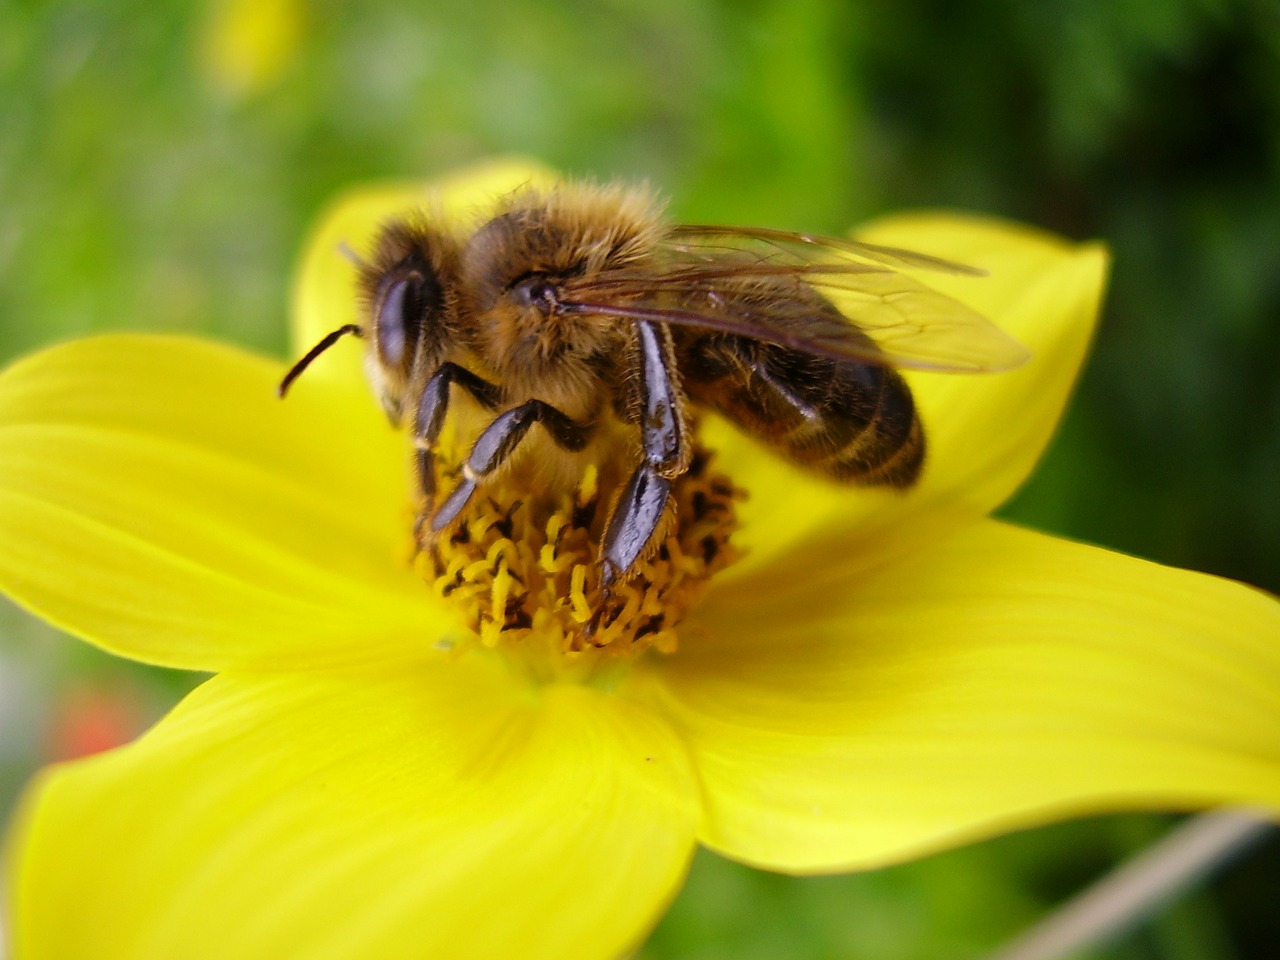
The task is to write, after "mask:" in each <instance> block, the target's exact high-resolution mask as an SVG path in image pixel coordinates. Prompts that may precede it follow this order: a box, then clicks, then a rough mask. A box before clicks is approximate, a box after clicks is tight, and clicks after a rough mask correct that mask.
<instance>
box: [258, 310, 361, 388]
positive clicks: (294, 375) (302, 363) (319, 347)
mask: <svg viewBox="0 0 1280 960" xmlns="http://www.w3.org/2000/svg"><path fill="white" fill-rule="evenodd" d="M347 334H352V335H353V336H357V337H362V336H364V332H363V331H362V330H361V329H360V324H358V323H347V324H344V325H342V326H341V327H339V328H338V329H337V330H334V331H333V332H332V333H330V334H329V335H328V336H326V337H325V338H324V339H323V340H321V341H320V342H319V343H317V344H316V345H315V346H314V347H312V348H311V349H310V350H308V351H307V355H306V356H305V357H303V358H302V359H301V360H299V361H298V362H297V363H295V364H294V365H293V366H292V367H290V368H289V372H288V373H286V374H285V375H284V379H283V380H281V381H280V386H278V387H276V396H277V397H281V398H283V397H284V395H285V393H286V392H287V391H288V389H289V386H290V384H292V383H293V381H295V380H297V379H298V376H299V374H301V373H302V371H303V370H305V369H307V367H309V366H311V361H312V360H314V359H315V358H316V357H318V356H320V354H322V353H324V352H325V351H326V350H328V349H329V348H330V347H332V346H333V345H334V344H335V343H337V342H338V341H339V340H341V339H342V338H343V337H345V336H346V335H347Z"/></svg>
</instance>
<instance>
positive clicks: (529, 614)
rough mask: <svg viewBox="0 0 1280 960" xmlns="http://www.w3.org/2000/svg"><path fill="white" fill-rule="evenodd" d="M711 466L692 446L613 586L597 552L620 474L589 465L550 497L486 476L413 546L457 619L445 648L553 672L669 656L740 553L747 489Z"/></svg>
mask: <svg viewBox="0 0 1280 960" xmlns="http://www.w3.org/2000/svg"><path fill="white" fill-rule="evenodd" d="M713 465H714V456H713V455H712V454H711V453H709V452H708V451H705V450H703V449H701V448H695V452H694V456H693V458H692V462H691V463H690V465H689V469H688V470H687V471H685V472H684V473H683V474H681V475H680V476H679V477H678V478H676V479H675V481H674V482H673V487H672V497H671V503H670V505H669V506H668V508H667V512H666V515H665V516H664V517H663V520H662V524H661V526H660V528H659V531H658V534H657V536H656V537H655V538H654V541H653V543H652V545H651V547H650V549H649V550H648V551H647V553H646V554H645V555H643V556H642V557H641V558H640V559H639V560H638V561H637V562H636V564H635V565H634V566H633V567H632V569H631V570H629V571H627V574H626V575H625V576H624V577H621V578H619V579H617V580H615V581H613V582H611V583H608V582H606V581H607V580H608V579H609V578H607V577H603V576H602V574H603V567H602V564H601V561H600V559H599V554H600V543H601V538H602V537H603V536H604V530H605V523H606V520H607V517H608V514H609V511H610V507H611V506H612V502H611V499H612V497H616V496H617V495H618V491H617V489H616V487H617V484H616V483H612V482H611V481H614V480H615V479H616V478H615V476H614V474H615V473H616V471H614V470H610V469H608V467H607V466H605V467H604V468H603V469H602V467H601V466H600V465H598V464H596V463H591V462H588V463H586V465H585V466H584V467H583V469H582V471H581V473H580V475H579V476H578V478H577V481H576V482H574V483H571V484H569V485H566V486H564V487H562V488H561V490H560V492H559V493H558V494H554V495H550V496H548V495H547V494H545V493H543V494H541V495H538V494H535V493H534V490H536V489H538V487H539V485H538V484H535V483H530V482H529V481H528V476H527V474H524V473H522V472H519V471H517V472H515V473H513V474H509V475H506V476H503V477H502V478H500V479H498V480H496V481H493V482H490V483H487V484H485V486H484V487H482V488H481V489H480V490H478V491H477V493H476V495H475V496H473V497H471V499H470V501H469V502H468V504H467V506H466V507H465V508H464V509H463V511H462V512H461V513H460V514H459V516H458V517H457V518H456V519H455V520H454V521H453V522H451V523H450V524H449V525H448V526H447V527H446V528H445V529H443V530H440V531H438V532H435V533H432V534H430V535H429V536H428V537H427V538H426V539H425V540H423V539H422V538H421V533H419V542H418V543H417V544H416V553H415V558H414V566H415V569H416V570H417V572H418V574H419V575H420V576H421V577H422V579H423V580H424V581H425V582H426V583H427V584H428V585H429V587H430V589H431V590H432V591H433V592H434V593H435V594H436V596H437V597H439V598H440V599H441V600H442V601H444V602H445V604H446V605H447V606H448V607H449V608H450V609H451V610H452V612H453V613H454V614H455V617H456V620H457V623H458V624H459V625H460V627H461V630H460V631H459V632H457V633H455V635H454V637H453V638H451V639H450V640H449V641H447V642H446V645H447V646H450V647H455V648H461V649H467V648H471V647H476V646H479V647H481V648H486V649H490V650H498V651H501V652H503V653H504V654H507V655H508V656H510V657H512V658H513V659H514V660H516V661H519V662H522V663H524V664H526V665H527V666H530V667H532V668H533V670H534V671H535V672H536V673H544V672H549V673H551V674H556V675H563V674H565V673H580V672H582V671H584V670H585V671H586V672H591V670H592V669H593V668H595V667H597V666H600V665H602V664H604V663H606V662H608V661H613V662H622V661H627V660H634V659H636V658H637V657H639V656H641V655H642V654H645V653H647V652H649V651H653V652H654V653H655V654H671V653H674V652H675V650H676V649H677V646H678V643H679V628H680V625H681V623H682V621H684V619H685V617H686V616H687V615H688V614H689V613H690V612H691V611H692V610H693V609H694V608H695V607H696V606H697V604H698V602H699V601H700V600H701V598H702V596H703V595H704V594H705V592H706V590H707V588H708V586H709V584H710V582H711V580H712V578H713V577H714V576H715V575H716V574H717V573H719V572H720V571H721V570H723V569H725V568H726V567H728V566H729V565H731V564H732V563H734V561H736V560H737V559H738V557H739V553H738V551H737V550H736V549H735V548H734V546H733V544H732V543H731V537H732V535H733V533H734V532H735V530H736V529H737V526H738V520H737V511H736V508H735V504H736V501H738V500H740V499H742V498H743V497H744V496H745V493H744V492H743V491H742V490H741V489H739V488H738V487H736V486H734V484H733V483H732V482H731V480H730V479H729V478H728V477H727V476H726V475H724V474H722V473H718V472H716V471H715V469H714V468H713ZM446 472H448V471H447V470H446ZM602 473H603V475H604V480H605V482H603V483H602ZM441 480H442V482H443V483H448V482H449V481H448V479H446V478H444V477H442V478H441ZM419 530H420V531H421V524H419Z"/></svg>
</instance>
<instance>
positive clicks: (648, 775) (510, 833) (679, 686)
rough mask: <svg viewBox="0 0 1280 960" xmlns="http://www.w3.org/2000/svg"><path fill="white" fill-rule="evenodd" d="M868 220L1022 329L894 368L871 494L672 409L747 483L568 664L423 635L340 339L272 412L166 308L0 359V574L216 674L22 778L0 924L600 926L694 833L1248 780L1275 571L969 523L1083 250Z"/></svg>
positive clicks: (395, 468)
mask: <svg viewBox="0 0 1280 960" xmlns="http://www.w3.org/2000/svg"><path fill="white" fill-rule="evenodd" d="M544 176H545V174H543V173H542V172H540V171H538V170H536V169H533V168H530V167H528V166H524V165H518V164H517V165H499V166H494V167H488V168H485V169H482V170H477V171H471V172H470V173H468V174H466V175H464V176H461V177H459V178H457V179H454V180H451V181H448V182H446V183H443V184H439V185H437V187H438V189H437V190H436V191H435V193H434V198H435V199H434V203H435V204H436V205H437V207H438V208H439V209H440V210H442V211H443V212H444V213H445V214H447V215H451V216H452V215H461V214H462V213H463V212H465V211H467V210H469V209H473V208H476V207H482V206H483V203H484V201H485V198H486V197H491V196H493V195H495V194H496V193H500V192H503V191H506V190H509V189H511V188H512V187H513V186H514V185H516V184H517V183H519V182H521V181H524V180H527V179H540V178H542V177H544ZM425 199H426V195H425V194H423V193H422V192H421V191H420V190H415V189H413V188H407V187H406V188H400V187H390V188H386V189H379V190H372V191H364V192H361V193H357V194H355V195H353V196H351V197H349V198H347V199H346V200H344V201H343V202H342V203H340V204H339V205H338V206H337V207H336V208H335V209H334V210H333V211H332V212H331V213H330V215H329V216H328V218H327V219H326V221H325V222H324V224H323V226H322V227H321V229H320V230H319V232H318V234H317V236H316V238H315V239H314V242H313V243H312V244H311V246H310V249H309V252H308V254H307V257H306V260H305V262H304V265H303V269H302V273H301V284H300V287H299V289H298V305H299V309H298V323H297V324H296V327H297V335H298V341H297V342H298V344H299V345H300V347H306V346H310V345H311V343H313V342H315V340H316V339H318V336H319V335H320V334H323V333H324V332H327V331H328V330H330V329H333V328H335V327H337V326H339V325H340V324H342V323H344V322H347V321H348V320H350V319H352V318H353V314H352V311H353V309H354V307H353V273H354V270H353V268H352V267H351V265H350V264H349V263H348V262H347V261H346V260H345V259H343V257H342V256H341V254H340V252H339V248H340V243H341V242H342V241H344V240H345V241H348V242H349V243H350V244H351V245H352V246H354V247H355V248H356V249H358V250H360V249H364V244H365V242H366V240H367V238H368V237H369V235H370V233H371V231H372V229H373V227H374V225H375V224H376V223H377V222H378V221H380V220H381V219H383V218H384V217H386V216H387V215H389V214H392V213H396V212H399V211H401V210H403V209H404V208H405V207H406V206H411V205H413V204H415V203H421V202H422V201H424V200H425ZM864 236H865V238H867V239H870V240H873V241H876V242H881V243H886V244H892V245H895V246H901V247H908V248H911V249H916V250H923V251H926V252H929V253H933V254H937V255H940V256H943V257H948V258H951V259H955V260H959V261H962V262H966V263H973V264H977V265H981V266H983V267H985V268H986V269H988V270H989V271H990V277H988V278H985V279H979V278H971V277H961V276H940V277H937V278H933V282H934V285H936V286H938V287H940V288H942V289H943V290H944V291H945V292H947V293H950V294H951V295H953V296H955V297H957V298H959V299H961V300H963V301H965V302H967V303H969V304H971V305H972V306H974V307H975V308H977V309H978V310H980V311H981V312H983V313H984V314H986V315H987V316H989V317H991V318H992V319H993V320H995V321H996V322H997V323H998V324H999V325H1000V326H1002V327H1003V328H1004V329H1006V330H1008V331H1009V332H1010V333H1012V334H1013V335H1014V336H1015V337H1016V338H1018V339H1019V340H1020V341H1021V342H1022V343H1024V344H1025V345H1026V346H1028V347H1029V348H1030V349H1031V351H1032V354H1033V359H1032V360H1031V362H1030V363H1028V364H1027V365H1026V366H1025V367H1023V368H1020V369H1018V370H1016V371H1014V372H1011V373H1006V374H1000V375H994V376H958V375H952V376H940V375H929V374H918V375H912V376H911V378H910V379H911V384H912V388H913V390H914V392H915V393H916V396H917V399H918V402H919V406H920V408H921V410H922V416H923V419H924V422H925V423H926V425H927V429H928V431H929V435H930V444H931V447H930V451H931V452H930V456H929V460H928V462H927V465H926V469H925V473H924V476H923V478H922V481H921V482H920V484H919V485H918V487H916V488H915V489H913V490H912V491H911V492H909V493H907V494H905V495H904V494H895V493H883V492H878V491H866V490H848V489H837V488H833V487H829V486H827V485H825V484H823V483H821V482H819V481H816V480H813V479H811V478H809V477H808V476H806V475H803V474H801V473H799V472H797V471H795V470H794V469H793V468H791V467H789V466H787V465H786V464H784V463H782V462H781V461H779V460H777V459H775V458H773V457H772V456H770V455H769V454H768V453H767V452H766V451H764V450H763V449H762V448H761V447H760V446H759V445H757V444H755V443H753V442H751V441H750V440H749V439H745V438H741V437H738V436H736V435H734V434H731V433H730V432H728V431H726V430H724V429H722V428H719V427H717V426H716V425H714V424H708V425H707V428H706V434H707V445H708V446H709V447H711V448H714V449H715V450H717V451H718V458H717V469H719V470H722V471H724V472H725V473H726V474H727V475H728V476H730V477H731V478H732V479H733V481H734V483H736V484H737V485H739V486H742V487H744V488H746V489H747V490H748V491H749V494H750V496H749V499H747V500H745V501H742V502H740V503H737V505H736V509H737V513H738V520H739V522H740V529H739V530H738V531H737V533H735V534H734V539H733V543H734V545H735V547H738V548H742V549H743V550H744V551H745V556H744V558H743V559H742V560H741V561H740V562H739V563H737V564H736V565H734V566H731V567H729V568H728V569H726V570H724V571H723V572H720V573H718V574H716V575H715V576H714V578H713V579H712V581H711V582H710V584H709V587H708V589H707V591H706V594H705V597H703V598H702V599H701V601H700V602H698V603H696V604H693V605H692V606H691V609H690V610H689V612H688V616H687V618H686V619H685V620H684V622H683V623H682V624H681V625H680V626H679V628H678V634H679V642H678V645H677V646H675V647H674V651H673V652H670V653H667V652H661V651H660V650H659V649H649V650H648V651H647V652H646V653H644V654H643V655H641V656H638V657H634V658H628V657H625V656H624V657H616V658H614V659H613V660H612V661H610V664H611V669H609V670H607V671H604V672H591V671H588V672H586V673H580V672H575V671H574V670H572V669H569V668H568V667H566V668H565V669H564V670H563V671H558V670H557V668H556V666H555V664H554V663H553V664H552V667H551V668H550V669H549V670H545V671H543V672H542V673H539V674H536V675H535V674H530V673H529V672H527V671H525V670H523V669H512V668H511V664H512V662H513V660H512V658H511V657H510V656H509V651H508V649H507V648H505V647H504V646H502V645H501V644H498V645H497V646H495V647H494V648H493V649H490V648H489V647H487V646H485V645H484V644H479V643H471V644H466V643H463V644H462V645H461V646H457V647H455V649H452V650H450V649H444V647H447V646H448V644H440V643H438V641H440V640H441V639H444V638H456V637H458V636H459V635H460V634H459V632H458V631H459V629H460V628H459V627H458V626H457V624H458V620H457V611H456V608H455V606H456V605H451V604H453V601H451V600H450V599H448V598H445V599H442V598H441V597H440V596H438V595H437V593H436V592H434V591H432V590H430V589H428V588H427V587H426V586H424V584H423V581H422V579H421V578H420V576H419V574H418V572H417V571H416V570H415V569H414V568H413V566H412V565H411V564H410V563H408V562H406V559H405V558H406V555H407V551H406V549H405V547H406V540H407V538H408V536H409V534H408V530H407V524H408V523H409V518H410V517H411V512H412V511H411V507H410V505H409V501H408V499H407V496H406V490H407V487H406V483H407V481H406V467H405V460H406V445H405V441H404V439H403V437H402V435H400V434H397V433H395V432H393V431H392V430H390V429H388V427H387V425H386V422H385V419H384V417H383V415H382V413H381V411H380V410H379V409H378V408H377V404H376V402H375V401H374V399H373V398H372V396H371V394H370V392H369V390H368V389H367V387H366V386H364V384H363V383H361V382H360V373H359V367H360V363H359V349H358V348H359V344H357V343H355V342H351V341H348V342H343V343H340V344H339V345H338V346H336V347H335V348H334V350H333V351H332V352H331V353H330V354H328V355H326V356H325V358H324V359H323V360H322V361H320V362H318V363H317V364H316V365H315V366H314V367H313V368H312V370H309V371H308V373H307V376H306V377H305V378H304V379H303V380H302V381H300V383H299V385H298V386H297V387H296V388H295V390H294V392H293V393H292V394H291V395H290V397H289V398H288V400H287V401H285V402H283V403H281V402H280V401H278V400H277V399H276V398H275V397H274V387H275V385H276V383H277V381H278V380H279V378H280V374H281V372H282V368H281V365H280V364H279V363H278V362H276V361H271V360H266V359H261V358H258V357H255V356H251V355H248V354H246V353H244V352H242V351H239V350H236V349H233V348H230V347H225V346H218V345H215V344H211V343H205V342H200V341H197V340H190V339H181V338H166V337H144V336H111V337H102V338H96V339H91V340H86V341H81V342H75V343H70V344H67V345H64V346H60V347H55V348H53V349H50V350H48V351H46V352H44V353H41V354H37V355H35V356H33V357H30V358H28V359H26V360H24V361H21V362H19V363H17V364H15V365H14V366H12V367H11V368H10V369H9V370H8V371H7V372H5V373H4V374H3V376H2V377H0V584H3V586H4V588H5V590H6V591H7V592H8V593H9V594H10V595H11V596H13V597H14V598H15V599H16V600H17V601H18V602H19V603H21V604H23V605H24V606H26V607H27V608H29V609H30V610H32V611H34V612H36V613H37V614H39V615H41V616H43V617H46V618H47V619H48V620H50V621H51V622H53V623H55V624H57V625H59V626H61V627H63V628H65V629H67V630H69V631H71V632H72V633H75V634H77V635H79V636H81V637H83V638H85V639H86V640H89V641H90V642H93V643H95V644H98V645H99V646H101V647H103V648H105V649H107V650H110V651H113V652H115V653H118V654H120V655H123V656H128V657H132V658H135V659H138V660H143V661H147V662H150V663H158V664H165V665H168V666H173V667H181V668H187V669H194V670H206V671H213V672H215V673H216V676H214V677H213V678H212V679H211V680H209V681H208V682H206V683H205V684H204V685H203V686H201V687H200V688H199V689H197V690H196V691H195V692H194V693H192V694H191V695H190V696H189V697H187V699H186V700H185V701H183V703H181V704H180V705H179V706H178V707H177V708H176V709H175V710H174V711H173V712H172V714H170V715H169V716H168V717H167V718H165V719H164V720H163V721H161V722H160V723H159V724H158V725H157V726H156V727H155V728H154V729H153V730H152V731H150V732H149V733H147V734H146V735H144V736H143V737H142V738H141V739H140V740H138V741H137V742H136V743H134V744H131V745H129V746H125V747H123V748H120V749H118V750H115V751H113V752H110V753H107V754H103V755H100V756H97V757H93V758H89V759H86V760H83V761H78V762H75V763H71V764H67V765H64V766H59V767H55V768H53V769H51V770H49V771H47V772H46V773H45V774H43V775H42V776H41V777H40V779H39V780H38V782H37V783H36V784H35V786H34V787H33V788H32V790H31V792H30V794H29V796H28V798H27V800H26V802H25V804H24V807H23V810H22V813H21V815H20V817H19V821H18V826H17V828H16V830H15V834H14V836H13V838H12V840H11V878H10V881H11V882H10V889H11V894H10V895H11V901H12V903H11V907H12V916H13V925H14V937H15V941H16V946H17V953H18V955H19V956H21V957H23V958H28V960H40V958H59V960H66V958H75V957H94V958H110V957H120V958H129V960H145V958H166V960H167V958H172V957H228V958H237V960H242V958H278V957H289V958H307V960H315V958H345V957H450V958H490V957H522V958H538V957H547V958H564V957H570V958H608V957H614V956H617V955H619V954H620V953H623V952H625V951H626V950H628V949H629V948H632V947H634V946H635V945H636V944H637V943H638V942H639V941H640V940H641V939H642V938H643V936H644V935H645V933H646V932H647V931H648V929H649V928H650V927H651V925H652V924H653V923H654V921H655V919H656V918H657V916H658V915H659V914H660V912H661V911H662V909H663V907H664V905H665V904H666V903H667V902H668V901H669V900H670V898H671V897H672V896H673V894H674V892H675V890H676V889H677V887H678V886H679V884H680V882H681V879H682V877H683V875H684V873H685V870H686V868H687V866H688V862H689V858H690V855H691V853H692V851H693V849H694V847H695V845H696V844H699V843H701V844H703V845H705V846H708V847H710V848H711V849H713V850H716V851H718V852H720V853H722V854H724V855H725V856H728V857H732V858H734V859H737V860H740V861H743V862H745V863H749V864H754V865H757V866H760V867H763V868H766V869H772V870H780V871H788V872H796V873H816V872H829V871H840V870H851V869H859V868H868V867H874V866H878V865H881V864H886V863H890V862H894V861H900V860H903V859H905V858H910V857H915V856H919V855H921V854H924V853H927V852H929V851H934V850H938V849H940V848H943V847H946V846H950V845H954V844H959V843H963V842H967V841H970V840H973V839H976V838H979V837H983V836H988V835H991V834H994V833H997V832H1000V831H1006V830H1010V829H1014V828H1017V827H1022V826H1026V825H1029V824H1034V823H1039V822H1044V821H1047V820H1050V819H1054V818H1060V817H1065V816H1070V815H1073V814H1079V813H1086V812H1097V811H1104V810H1118V809H1129V808H1162V809H1194V808H1201V807H1211V806H1216V805H1221V804H1248V805H1252V806H1263V807H1269V808H1272V809H1280V643H1277V638H1278V637H1280V604H1277V603H1276V602H1275V600H1274V599H1272V598H1270V597H1268V596H1266V595H1264V594H1262V593H1260V592H1257V591H1254V590H1252V589H1250V588H1247V587H1244V586H1241V585H1238V584H1234V583H1229V582H1225V581H1222V580H1219V579H1215V578H1213V577H1209V576H1204V575H1200V574H1196V573H1189V572H1185V571H1181V570H1174V569H1169V568H1166V567H1161V566H1158V565H1155V564H1151V563H1146V562H1143V561H1141V560H1136V559H1132V558H1129V557H1124V556H1119V555H1117V554H1114V553H1109V552H1106V551H1104V550H1100V549H1097V548H1094V547H1089V546H1084V545H1080V544H1076V543H1070V542H1067V541H1064V540H1059V539H1055V538H1051V537H1048V536H1044V535H1041V534H1037V533H1034V532H1031V531H1027V530H1024V529H1020V528H1018V527H1015V526H1012V525H1009V524H1006V523H1002V522H999V521H996V520H991V519H989V518H987V517H986V514H987V513H988V512H989V511H990V510H991V509H993V508H994V507H996V506H997V505H998V504H1000V503H1001V502H1002V501H1003V500H1004V499H1006V498H1007V497H1008V496H1009V495H1010V494H1011V492H1012V491H1013V490H1014V489H1015V488H1016V487H1017V486H1018V484H1019V483H1021V482H1022V480H1023V479H1024V478H1025V477H1026V476H1027V474H1028V473H1029V471H1030V470H1031V468H1032V466H1033V464H1034V462H1035V460H1036V458H1037V457H1038V455H1039V454H1040V452H1041V450H1042V449H1043V447H1044V445H1045V443H1046V442H1047V439H1048V437H1049V435H1050V433H1051V431H1052V430H1053V427H1054V424H1055V421H1056V418H1057V417H1058V415H1059V413H1060V411H1061V409H1062V407H1063V404H1064V401H1065V398H1066V396H1067V393H1068V392H1069V390H1070V388H1071V385H1072V382H1073V381H1074V379H1075V376H1076V372H1077V369H1078V367H1079V365H1080V363H1081V360H1082V357H1083V355H1084V352H1085V349H1086V346H1087V342H1088V340H1089V336H1090V332H1091V328H1092V326H1093V323H1094V320H1095V317H1096V313H1097V309H1098V301H1099V297H1100V294H1101V290H1102V286H1103V278H1104V273H1105V268H1106V256H1105V254H1104V252H1103V251H1102V250H1101V249H1100V248H1098V247H1097V246H1094V245H1085V246H1072V245H1069V244H1067V243H1064V242H1062V241H1060V240H1058V239H1055V238H1052V237H1048V236H1045V235H1043V234H1039V233H1036V232H1033V231H1031V230H1027V229H1023V228H1019V227H1014V226H1010V225H1007V224H1000V223H994V222H990V221H985V220H979V219H974V218H967V217H959V216H942V215H916V216H906V217H899V218H895V219H891V220H887V221H885V222H882V223H880V224H877V225H875V226H873V227H870V228H868V229H867V230H866V231H865V232H864ZM670 647H671V645H668V649H670ZM587 655H590V651H588V654H587ZM564 656H565V658H566V659H565V661H564V662H565V663H566V664H568V663H569V662H570V661H572V660H573V658H574V657H575V656H578V655H564ZM552 660H553V661H554V656H552Z"/></svg>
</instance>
